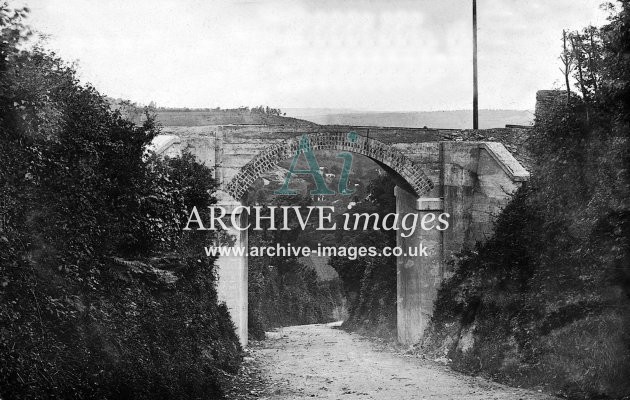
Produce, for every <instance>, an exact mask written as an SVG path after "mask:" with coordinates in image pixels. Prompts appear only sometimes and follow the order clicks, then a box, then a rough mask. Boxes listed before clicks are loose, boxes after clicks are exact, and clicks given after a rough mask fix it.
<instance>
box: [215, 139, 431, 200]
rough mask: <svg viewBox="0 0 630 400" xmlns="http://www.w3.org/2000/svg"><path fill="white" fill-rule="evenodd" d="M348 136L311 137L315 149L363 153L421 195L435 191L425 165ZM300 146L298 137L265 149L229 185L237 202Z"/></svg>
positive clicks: (374, 142) (379, 144)
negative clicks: (351, 139)
mask: <svg viewBox="0 0 630 400" xmlns="http://www.w3.org/2000/svg"><path fill="white" fill-rule="evenodd" d="M347 135H348V134H347V133H318V134H309V135H308V137H309V140H310V145H311V147H312V149H313V150H337V151H347V152H350V153H355V154H361V155H363V156H366V157H368V158H370V159H372V160H374V161H376V162H377V163H378V164H380V165H382V166H385V167H388V169H391V170H392V171H393V172H394V173H396V174H397V175H399V176H400V177H401V178H402V179H403V180H404V181H405V182H406V183H407V184H408V186H409V188H410V189H411V190H412V191H413V192H415V194H416V195H417V196H420V195H422V194H424V193H426V192H428V191H429V190H431V189H433V186H434V185H433V182H432V181H431V179H429V177H428V176H427V175H426V174H425V173H424V171H423V170H422V167H421V165H420V164H418V163H415V162H414V161H412V160H411V159H410V158H408V157H407V156H405V155H404V154H403V153H401V152H400V151H399V150H397V149H395V148H394V147H392V146H390V145H387V144H385V143H383V142H380V141H378V140H376V139H371V138H368V137H365V136H356V140H355V141H354V142H351V141H350V140H348V137H347ZM299 143H300V137H294V138H290V139H287V140H284V141H282V142H278V143H275V144H273V145H271V146H269V147H267V148H265V149H264V150H263V151H262V152H261V153H260V154H258V155H257V156H256V157H254V158H253V159H252V160H251V161H250V162H248V163H247V164H246V165H245V166H243V167H242V168H241V170H240V171H239V173H238V174H237V175H236V176H235V177H234V178H233V179H232V180H231V181H230V182H229V183H228V184H227V185H226V187H225V190H226V192H227V193H229V194H230V195H231V196H232V197H233V198H235V199H241V198H242V197H243V196H244V195H245V193H246V192H247V190H249V187H250V186H251V185H252V184H253V183H254V182H255V181H256V180H257V179H258V178H260V177H261V176H262V175H263V174H264V173H265V172H267V171H268V170H269V169H271V168H272V167H274V166H276V165H277V164H278V163H280V162H282V161H284V160H287V159H291V158H293V157H294V156H295V153H296V152H297V151H298V148H299Z"/></svg>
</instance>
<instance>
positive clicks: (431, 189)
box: [154, 125, 529, 344]
mask: <svg viewBox="0 0 630 400" xmlns="http://www.w3.org/2000/svg"><path fill="white" fill-rule="evenodd" d="M350 131H354V132H356V133H357V134H358V135H359V136H358V140H356V141H355V142H354V143H350V142H349V141H348V140H347V134H348V133H349V132H350ZM522 131H525V130H522ZM458 132H461V131H457V130H434V129H409V128H374V127H369V128H367V127H350V126H315V127H308V128H303V127H302V128H297V127H287V126H259V125H229V126H196V127H166V128H164V130H163V133H164V134H165V135H164V136H160V137H159V138H158V140H157V141H156V142H155V146H154V150H155V151H156V152H157V153H159V154H163V155H165V156H174V155H177V154H179V152H180V151H181V150H182V149H183V148H188V151H190V152H192V153H193V154H194V155H195V156H196V157H197V158H198V160H200V161H201V162H203V163H204V164H205V165H207V166H208V167H211V168H213V169H214V171H215V175H216V179H217V181H218V183H219V184H220V185H221V186H220V187H221V188H222V192H221V194H220V196H219V197H220V198H219V201H220V203H222V205H224V206H226V207H227V208H228V209H231V210H233V209H234V207H235V206H237V205H240V200H241V198H242V197H243V195H244V194H245V193H246V191H247V190H248V188H249V187H250V185H251V184H252V183H253V182H254V181H255V180H256V179H258V178H259V177H260V176H261V175H262V174H263V173H264V172H265V171H267V170H269V169H270V168H272V167H273V166H274V165H276V164H278V163H279V162H280V161H283V160H286V159H290V158H292V157H293V156H294V155H295V152H296V151H297V149H298V141H299V137H301V136H302V135H304V134H308V135H309V137H310V141H311V145H312V146H313V148H314V149H325V150H338V151H347V152H352V153H356V154H361V155H363V156H366V157H369V158H370V159H372V160H374V161H375V162H376V163H378V164H379V165H381V166H382V167H383V168H384V169H385V170H386V171H387V172H388V173H389V174H390V176H391V177H392V179H394V180H395V182H396V184H397V186H396V189H395V195H396V208H397V212H398V213H410V212H413V213H418V214H419V219H420V218H422V216H423V215H425V214H431V213H433V214H436V218H437V214H440V213H443V212H446V213H449V214H450V218H449V224H450V226H449V228H448V229H447V230H444V231H438V230H435V229H434V230H430V231H423V230H422V229H417V230H416V231H415V233H414V234H413V235H411V236H410V237H406V238H405V237H402V236H401V234H400V232H401V231H398V232H399V233H398V237H397V245H398V246H401V247H403V248H407V247H411V246H417V245H419V244H420V242H422V243H423V244H424V246H426V247H427V248H428V255H429V256H428V257H403V256H401V257H398V259H397V281H398V313H397V319H398V339H399V341H400V342H402V343H405V344H412V343H415V342H417V341H418V340H419V339H420V338H421V337H422V334H423V331H424V329H425V328H426V326H427V324H428V322H429V320H430V318H431V315H432V312H433V304H434V301H435V299H436V295H437V290H438V289H439V286H440V283H441V282H442V280H443V279H445V278H446V277H448V276H449V273H450V272H451V271H450V270H449V268H450V267H449V265H448V263H447V260H449V258H450V257H451V255H452V254H453V253H455V252H458V251H460V250H461V249H462V247H463V246H465V245H474V243H475V242H476V241H478V240H484V239H485V238H486V237H488V235H490V234H491V232H492V225H493V217H494V216H495V215H496V214H498V212H499V211H500V210H501V208H502V207H504V206H505V204H506V203H507V201H508V200H509V198H510V195H511V193H513V191H514V190H515V189H516V188H517V187H518V186H519V185H521V184H522V183H523V182H525V181H527V180H528V178H529V173H528V172H527V171H526V170H525V169H524V168H523V166H522V165H521V164H520V163H519V162H518V161H517V160H516V159H515V158H514V157H513V155H512V154H511V153H510V152H509V151H508V150H507V149H506V148H505V147H504V145H503V144H501V143H499V142H495V141H487V140H481V141H464V140H461V138H460V139H455V140H453V138H456V137H457V136H458ZM469 132H470V131H469ZM474 132H481V133H483V132H482V131H474ZM486 133H487V134H486V135H483V134H482V135H480V136H482V137H483V136H486V137H489V136H491V135H495V136H499V135H509V134H511V135H514V134H516V135H518V134H519V132H514V131H510V130H509V129H508V128H506V129H503V130H500V129H499V130H492V131H488V132H486ZM230 206H231V207H230ZM233 233H234V234H236V235H237V241H238V243H237V245H239V244H240V245H246V244H247V232H239V231H234V232H233ZM217 264H218V273H219V283H218V289H219V295H220V297H221V299H222V300H224V301H225V302H226V304H227V306H228V308H229V310H230V312H231V315H232V318H233V320H234V323H235V325H236V328H237V330H238V334H239V336H240V338H241V341H242V343H243V344H246V343H247V258H245V257H224V258H220V259H219V260H218V263H217Z"/></svg>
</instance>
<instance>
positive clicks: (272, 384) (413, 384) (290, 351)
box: [246, 325, 550, 400]
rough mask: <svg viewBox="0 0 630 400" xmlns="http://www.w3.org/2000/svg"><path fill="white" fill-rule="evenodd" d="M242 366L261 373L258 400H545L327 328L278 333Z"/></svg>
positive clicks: (305, 327) (298, 328)
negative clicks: (316, 399) (311, 399)
mask: <svg viewBox="0 0 630 400" xmlns="http://www.w3.org/2000/svg"><path fill="white" fill-rule="evenodd" d="M249 352H250V357H246V363H249V364H250V366H252V367H255V368H256V369H257V370H258V372H259V373H261V374H262V379H263V382H264V383H262V382H261V384H262V386H263V387H262V388H260V389H259V390H255V391H252V392H251V394H252V395H254V397H255V398H259V399H274V400H276V399H278V400H283V399H302V398H319V399H343V400H352V399H362V400H367V399H387V400H394V399H395V400H404V399H479V400H489V399H500V400H504V399H505V400H507V399H509V400H516V399H527V400H529V399H550V397H547V396H545V395H543V394H541V393H536V392H530V391H526V390H521V389H515V388H510V387H506V386H502V385H499V384H496V383H492V382H489V381H486V380H484V379H481V378H473V377H469V376H466V375H461V374H458V373H455V372H452V371H450V370H449V369H448V368H447V367H445V366H441V365H439V364H437V363H434V362H430V361H424V360H421V359H419V358H417V357H412V356H405V355H403V354H396V353H393V352H392V351H391V350H384V349H380V350H379V349H378V348H377V346H376V345H374V344H373V343H372V342H370V341H368V340H366V339H364V338H362V337H361V336H359V335H355V334H349V333H347V332H344V331H342V330H339V329H333V328H331V327H330V326H327V325H303V326H292V327H288V328H282V329H279V330H278V331H277V332H272V333H269V334H268V339H266V340H265V341H264V342H261V343H259V344H254V345H253V346H252V347H251V348H250V350H249Z"/></svg>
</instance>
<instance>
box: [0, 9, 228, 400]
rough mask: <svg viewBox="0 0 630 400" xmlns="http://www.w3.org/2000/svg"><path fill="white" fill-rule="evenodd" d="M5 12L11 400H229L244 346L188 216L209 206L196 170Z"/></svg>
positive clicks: (1, 371) (3, 135) (1, 52)
mask: <svg viewBox="0 0 630 400" xmlns="http://www.w3.org/2000/svg"><path fill="white" fill-rule="evenodd" d="M26 14H27V12H26V11H25V10H11V9H10V8H9V7H8V6H7V5H6V4H0V159H1V160H2V162H1V163H0V360H1V362H0V397H2V398H7V399H41V398H52V399H55V398H60V399H61V398H63V399H72V398H74V399H84V398H90V399H93V398H95V399H98V398H103V399H104V398H108V399H112V398H133V399H160V398H163V399H192V398H201V397H204V398H218V397H220V396H221V394H222V392H223V388H224V381H225V377H226V376H227V374H228V373H233V372H235V371H236V370H237V368H238V366H239V363H240V358H241V354H240V346H239V343H238V339H237V337H236V335H235V333H234V329H233V326H232V323H231V321H230V318H229V315H228V313H227V310H226V308H225V306H220V305H218V304H217V297H216V296H217V295H216V290H215V276H214V271H213V260H212V259H209V258H207V257H205V256H204V255H202V254H201V253H202V252H203V244H206V242H207V240H208V239H209V238H208V237H207V236H204V234H201V233H188V234H184V233H183V231H182V230H181V226H182V222H185V218H186V217H187V215H186V210H188V209H190V207H192V205H195V206H197V207H205V206H207V205H209V204H211V202H212V201H213V199H212V198H211V197H210V195H209V193H210V192H212V191H213V190H214V183H213V179H212V173H211V171H210V170H208V169H207V168H206V167H204V166H202V165H200V164H197V163H196V162H195V161H194V160H193V158H192V157H191V156H184V157H182V158H178V159H171V160H160V159H158V158H155V157H152V156H150V155H147V154H145V148H146V145H147V144H148V143H149V142H150V141H151V139H152V138H153V137H154V136H155V135H156V134H157V133H158V131H159V129H158V127H157V126H156V125H155V124H154V123H153V118H151V117H150V116H147V118H145V122H144V123H143V124H142V125H140V126H137V125H135V124H133V123H132V122H130V121H128V120H126V119H124V118H122V117H121V115H120V113H119V112H114V111H112V110H111V109H110V107H109V104H108V103H107V101H106V99H105V98H104V97H103V96H101V95H100V94H99V93H98V92H97V91H96V90H95V89H94V88H92V87H90V86H89V85H82V84H80V83H79V82H78V79H77V78H76V74H75V71H74V70H73V69H72V67H70V66H69V65H67V64H66V63H64V62H63V61H62V60H60V59H59V58H57V57H56V56H55V55H54V54H52V53H49V52H47V51H45V50H44V49H42V48H39V47H36V48H34V49H30V50H25V49H24V48H23V43H24V41H25V40H26V38H27V37H28V36H29V29H28V27H27V26H25V25H24V22H23V21H24V18H25V16H26Z"/></svg>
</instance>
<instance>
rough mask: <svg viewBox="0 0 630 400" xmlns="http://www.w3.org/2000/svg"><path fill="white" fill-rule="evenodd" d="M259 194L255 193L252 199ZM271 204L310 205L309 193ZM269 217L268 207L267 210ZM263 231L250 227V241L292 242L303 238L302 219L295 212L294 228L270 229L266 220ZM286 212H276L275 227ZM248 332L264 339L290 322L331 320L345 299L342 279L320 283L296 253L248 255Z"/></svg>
mask: <svg viewBox="0 0 630 400" xmlns="http://www.w3.org/2000/svg"><path fill="white" fill-rule="evenodd" d="M259 198H260V196H259V195H257V194H250V199H252V201H254V200H258V199H259ZM270 202H271V204H270V205H277V206H281V205H287V206H288V205H291V206H300V207H306V206H308V205H310V204H311V199H310V197H302V196H279V197H275V198H272V199H271V201H270ZM263 215H264V216H269V213H268V211H267V212H266V213H264V214H263ZM263 221H264V222H263V224H262V226H261V227H262V228H263V230H253V229H250V231H249V233H248V237H249V246H250V248H251V246H257V247H261V246H273V247H275V246H276V245H280V246H288V245H289V244H291V243H292V244H293V246H295V245H296V243H298V242H299V241H300V234H301V230H300V229H299V223H298V220H297V218H296V217H295V216H294V215H292V214H290V219H289V221H288V227H289V228H291V230H288V231H287V230H269V229H268V228H269V222H268V221H265V220H263ZM283 222H284V220H283V219H282V213H277V214H276V221H275V226H277V227H278V226H282V224H283ZM248 267H249V271H248V280H249V286H248V295H249V333H250V335H251V336H252V337H253V338H255V339H259V340H260V339H262V338H264V332H265V330H269V329H271V328H275V327H281V326H289V325H304V324H314V323H324V322H330V321H332V316H333V309H334V308H335V307H337V306H339V305H340V303H341V288H340V287H339V284H338V282H335V281H332V282H319V281H318V279H317V274H316V272H315V271H314V270H313V269H310V268H309V267H306V266H305V265H303V264H302V263H300V260H299V258H298V257H296V256H293V255H291V256H286V257H278V256H276V257H269V256H268V255H264V256H258V257H249V260H248Z"/></svg>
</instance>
